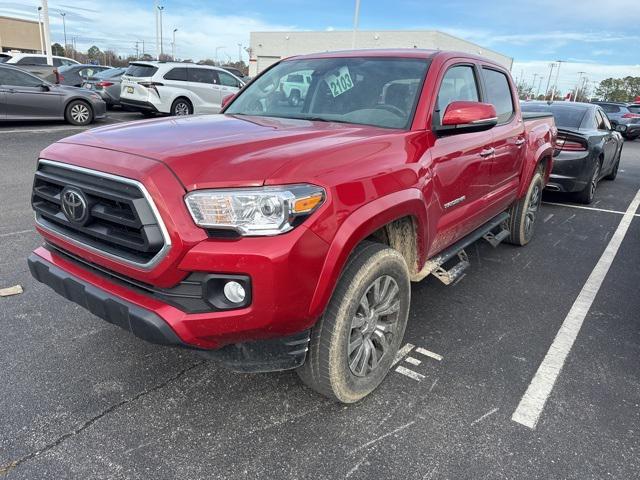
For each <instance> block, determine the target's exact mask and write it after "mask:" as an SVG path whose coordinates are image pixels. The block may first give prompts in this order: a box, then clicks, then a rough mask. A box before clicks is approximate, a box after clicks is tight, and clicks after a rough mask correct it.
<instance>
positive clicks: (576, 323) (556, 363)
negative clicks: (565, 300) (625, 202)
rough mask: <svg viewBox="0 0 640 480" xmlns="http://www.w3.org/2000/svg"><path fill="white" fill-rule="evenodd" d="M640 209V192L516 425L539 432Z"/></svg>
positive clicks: (540, 370) (541, 369)
mask: <svg viewBox="0 0 640 480" xmlns="http://www.w3.org/2000/svg"><path fill="white" fill-rule="evenodd" d="M639 206H640V190H638V192H637V193H636V196H635V197H634V199H633V200H632V201H631V204H630V205H629V208H627V211H626V212H625V213H624V216H623V217H622V220H621V221H620V224H619V225H618V228H617V229H616V231H615V233H614V234H613V237H611V240H610V241H609V244H608V245H607V247H606V248H605V250H604V252H603V253H602V256H601V257H600V260H598V263H597V264H596V266H595V268H594V269H593V271H592V272H591V275H589V278H588V279H587V282H586V283H585V284H584V286H583V287H582V290H581V291H580V293H579V294H578V298H576V300H575V302H574V303H573V306H572V307H571V310H570V311H569V313H568V314H567V316H566V318H565V319H564V322H562V326H561V327H560V330H559V331H558V333H557V334H556V338H555V339H554V340H553V343H552V344H551V347H550V348H549V351H548V352H547V354H546V356H545V357H544V360H543V361H542V363H541V364H540V367H538V371H537V372H536V374H535V376H534V377H533V380H531V383H530V384H529V387H528V388H527V391H526V392H525V394H524V396H523V397H522V399H521V400H520V403H519V404H518V407H517V408H516V410H515V412H513V415H512V416H511V420H513V421H514V422H518V423H520V424H522V425H524V426H526V427H529V428H531V429H533V428H536V424H537V423H538V420H539V418H540V414H541V413H542V410H543V408H544V406H545V404H546V402H547V399H548V398H549V395H550V394H551V391H552V390H553V386H554V385H555V383H556V380H557V379H558V376H559V375H560V371H561V370H562V367H563V365H564V362H565V360H566V359H567V356H568V355H569V352H570V351H571V347H572V346H573V343H574V342H575V339H576V337H577V336H578V333H579V332H580V328H581V327H582V323H583V322H584V319H585V317H586V316H587V314H588V313H589V309H590V308H591V305H592V304H593V301H594V299H595V298H596V295H597V294H598V291H599V290H600V287H601V286H602V282H603V281H604V279H605V277H606V275H607V272H608V271H609V268H610V267H611V264H612V263H613V260H614V259H615V257H616V254H617V253H618V249H619V248H620V245H621V244H622V241H623V240H624V237H625V235H626V234H627V231H628V230H629V225H631V221H632V220H633V217H634V216H635V212H636V211H637V210H638V207H639Z"/></svg>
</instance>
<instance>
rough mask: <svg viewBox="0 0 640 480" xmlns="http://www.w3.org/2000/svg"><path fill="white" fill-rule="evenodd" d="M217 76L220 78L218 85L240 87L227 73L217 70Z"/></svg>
mask: <svg viewBox="0 0 640 480" xmlns="http://www.w3.org/2000/svg"><path fill="white" fill-rule="evenodd" d="M218 78H219V79H220V85H224V86H226V87H235V88H239V87H240V84H239V83H238V81H237V80H236V79H235V78H233V77H232V76H231V75H229V74H228V73H225V72H218Z"/></svg>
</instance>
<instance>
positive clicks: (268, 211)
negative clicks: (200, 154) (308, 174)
mask: <svg viewBox="0 0 640 480" xmlns="http://www.w3.org/2000/svg"><path fill="white" fill-rule="evenodd" d="M324 199H325V191H324V189H323V188H321V187H318V186H316V185H287V186H282V187H262V188H241V189H219V190H199V191H195V192H191V193H189V194H187V195H186V197H185V202H186V204H187V208H188V209H189V212H190V213H191V216H192V217H193V221H194V222H195V223H196V225H198V226H200V227H203V228H211V229H228V230H235V231H237V232H238V233H239V234H241V235H245V236H260V235H265V236H266V235H279V234H281V233H285V232H288V231H289V230H291V229H292V228H293V227H294V226H295V223H296V221H299V220H301V219H302V218H304V217H306V216H308V215H310V214H311V213H312V212H313V211H314V210H316V209H317V208H318V207H319V206H320V205H322V202H323V201H324Z"/></svg>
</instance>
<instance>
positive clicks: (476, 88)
mask: <svg viewBox="0 0 640 480" xmlns="http://www.w3.org/2000/svg"><path fill="white" fill-rule="evenodd" d="M443 70H444V71H443V72H442V73H441V75H442V76H441V77H440V80H439V89H438V97H437V100H436V105H435V110H434V112H433V118H434V121H433V123H434V125H433V126H434V127H438V126H439V125H440V121H441V119H442V116H443V115H444V113H445V111H446V109H447V106H448V105H449V104H450V103H451V102H454V101H471V102H477V101H479V100H480V99H481V95H480V92H481V90H480V82H479V81H478V79H479V72H478V68H477V66H476V65H475V64H473V63H456V62H455V61H451V62H449V63H447V64H446V65H445V67H444V69H443ZM492 142H493V137H492V136H491V132H490V131H485V132H471V133H461V134H457V135H446V136H439V137H438V138H437V139H436V140H435V142H434V145H433V148H431V154H432V162H433V163H432V165H433V167H432V168H433V170H434V173H433V178H434V181H436V182H438V185H437V187H436V191H439V192H441V197H440V198H439V204H440V205H439V209H440V220H439V223H438V228H437V231H438V232H439V233H438V236H437V237H436V238H435V239H434V242H433V243H432V248H431V251H430V252H429V255H433V254H435V253H437V252H438V251H440V250H442V249H443V248H444V247H446V246H448V245H450V244H452V243H453V242H455V241H456V240H458V239H459V238H461V237H463V236H464V235H466V234H468V233H470V232H471V231H472V230H474V229H475V228H477V227H478V226H480V225H481V224H482V223H484V221H486V218H485V214H484V209H485V203H486V202H485V197H486V196H487V195H488V194H489V192H490V185H489V180H490V174H491V153H490V148H491V144H492Z"/></svg>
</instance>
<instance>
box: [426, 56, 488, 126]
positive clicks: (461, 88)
mask: <svg viewBox="0 0 640 480" xmlns="http://www.w3.org/2000/svg"><path fill="white" fill-rule="evenodd" d="M479 98H480V97H479V95H478V83H477V81H476V75H475V73H474V69H473V67H472V66H470V65H458V66H455V67H451V68H450V69H449V70H448V71H447V73H446V74H445V75H444V78H443V79H442V83H441V85H440V90H438V99H437V101H436V111H435V115H434V120H436V121H437V123H438V124H440V121H441V119H442V115H444V112H445V111H446V110H447V106H448V105H449V104H450V103H451V102H458V101H468V102H477V101H478V99H479Z"/></svg>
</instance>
